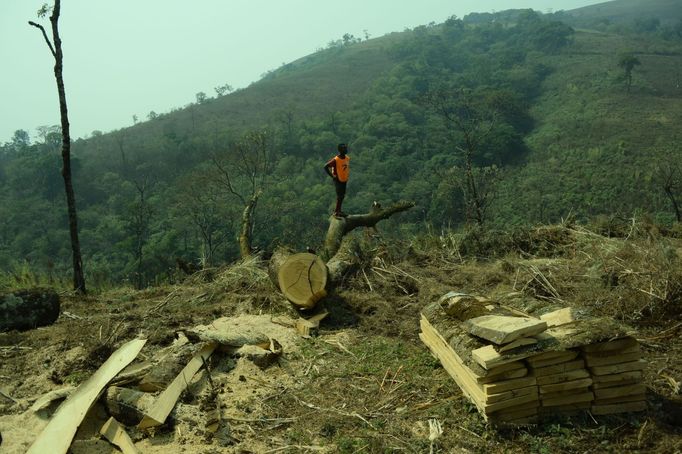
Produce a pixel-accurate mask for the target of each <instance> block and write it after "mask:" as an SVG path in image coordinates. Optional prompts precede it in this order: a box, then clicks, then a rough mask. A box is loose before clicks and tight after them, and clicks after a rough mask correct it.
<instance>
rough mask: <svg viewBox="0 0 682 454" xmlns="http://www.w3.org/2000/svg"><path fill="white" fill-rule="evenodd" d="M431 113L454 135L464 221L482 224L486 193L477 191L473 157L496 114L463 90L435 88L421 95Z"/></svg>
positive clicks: (478, 181) (478, 173)
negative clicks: (423, 95) (461, 180)
mask: <svg viewBox="0 0 682 454" xmlns="http://www.w3.org/2000/svg"><path fill="white" fill-rule="evenodd" d="M425 102H426V103H427V104H428V105H430V106H431V107H432V108H433V109H434V110H435V112H436V113H437V114H438V115H440V116H441V117H442V118H443V120H444V121H445V124H446V126H447V127H448V128H449V129H450V130H451V131H452V132H453V133H456V134H457V135H458V136H457V137H455V138H453V139H454V149H455V151H456V153H457V155H458V156H459V157H461V158H462V161H463V162H462V166H461V169H462V170H463V176H464V182H463V183H464V184H463V185H462V189H463V190H462V193H463V195H464V206H465V207H466V218H467V221H468V222H472V221H473V222H475V223H476V224H477V225H479V226H482V225H483V223H484V220H485V208H486V206H487V204H488V197H487V195H488V194H489V193H488V192H487V191H481V188H480V186H481V185H482V182H481V180H480V176H481V175H482V173H481V172H479V171H477V170H476V165H475V163H474V158H475V156H476V154H477V153H478V152H479V151H480V146H481V143H482V142H483V140H485V138H486V137H487V136H488V135H489V134H490V132H491V131H492V130H493V127H494V126H495V121H496V117H497V116H496V114H495V112H494V111H493V110H491V109H488V108H486V106H484V105H482V104H481V103H480V102H478V100H476V99H474V97H473V96H472V94H471V93H470V92H469V91H468V90H465V89H458V90H448V89H437V90H434V91H431V92H430V93H429V94H428V96H427V97H426V98H425Z"/></svg>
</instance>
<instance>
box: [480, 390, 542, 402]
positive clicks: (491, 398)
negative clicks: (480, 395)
mask: <svg viewBox="0 0 682 454" xmlns="http://www.w3.org/2000/svg"><path fill="white" fill-rule="evenodd" d="M531 394H534V395H535V396H537V395H538V387H537V386H528V387H526V388H519V389H511V390H509V391H504V392H501V393H498V394H489V395H487V396H486V397H485V402H486V405H489V404H494V403H497V402H503V401H505V400H509V399H513V398H515V397H520V396H529V395H531Z"/></svg>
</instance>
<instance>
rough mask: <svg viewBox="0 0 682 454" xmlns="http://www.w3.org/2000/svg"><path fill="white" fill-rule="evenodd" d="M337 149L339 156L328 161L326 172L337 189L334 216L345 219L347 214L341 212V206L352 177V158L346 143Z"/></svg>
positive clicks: (325, 167) (325, 166)
mask: <svg viewBox="0 0 682 454" xmlns="http://www.w3.org/2000/svg"><path fill="white" fill-rule="evenodd" d="M337 149H338V151H339V154H338V155H336V156H334V157H333V158H331V159H330V160H329V161H327V163H326V164H325V165H324V170H325V172H327V174H328V175H329V176H330V177H332V179H333V180H334V187H335V188H336V209H335V210H334V216H336V217H343V216H346V214H345V213H344V212H343V211H341V204H343V199H344V197H345V196H346V183H348V176H349V175H350V156H348V155H346V153H347V152H348V146H347V145H346V144H345V143H340V144H339V146H338V147H337Z"/></svg>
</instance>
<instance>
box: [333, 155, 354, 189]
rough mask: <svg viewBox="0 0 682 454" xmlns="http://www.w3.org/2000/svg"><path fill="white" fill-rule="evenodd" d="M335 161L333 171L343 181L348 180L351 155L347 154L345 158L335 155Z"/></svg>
mask: <svg viewBox="0 0 682 454" xmlns="http://www.w3.org/2000/svg"><path fill="white" fill-rule="evenodd" d="M333 161H334V167H332V171H333V173H334V175H336V178H338V180H339V181H340V182H341V183H345V182H347V181H348V177H349V175H350V156H348V155H346V157H345V159H344V158H342V157H341V156H334V159H333Z"/></svg>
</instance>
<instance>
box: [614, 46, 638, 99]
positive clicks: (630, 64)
mask: <svg viewBox="0 0 682 454" xmlns="http://www.w3.org/2000/svg"><path fill="white" fill-rule="evenodd" d="M641 64H642V62H641V61H639V58H637V57H635V56H634V55H633V54H630V53H627V54H622V55H621V56H620V57H619V58H618V66H619V67H620V68H623V71H625V74H624V77H625V85H626V87H627V90H628V93H630V87H631V86H632V70H633V69H634V68H635V66H639V65H641Z"/></svg>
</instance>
